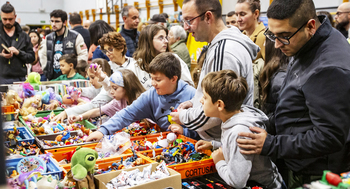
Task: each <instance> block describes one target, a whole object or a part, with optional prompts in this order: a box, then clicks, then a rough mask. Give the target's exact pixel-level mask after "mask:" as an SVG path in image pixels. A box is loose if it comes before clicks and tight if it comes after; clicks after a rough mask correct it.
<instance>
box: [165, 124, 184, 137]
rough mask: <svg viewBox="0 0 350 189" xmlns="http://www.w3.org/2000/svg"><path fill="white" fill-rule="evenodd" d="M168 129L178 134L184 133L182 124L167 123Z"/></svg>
mask: <svg viewBox="0 0 350 189" xmlns="http://www.w3.org/2000/svg"><path fill="white" fill-rule="evenodd" d="M168 130H170V131H172V132H173V133H176V134H179V135H182V134H183V133H184V128H182V126H181V125H178V124H171V125H169V127H168Z"/></svg>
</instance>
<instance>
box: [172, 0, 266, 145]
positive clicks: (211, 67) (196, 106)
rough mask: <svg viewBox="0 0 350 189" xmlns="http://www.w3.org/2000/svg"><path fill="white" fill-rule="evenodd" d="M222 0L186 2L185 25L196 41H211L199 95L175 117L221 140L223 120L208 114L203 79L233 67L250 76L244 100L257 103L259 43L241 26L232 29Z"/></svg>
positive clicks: (174, 119) (207, 138)
mask: <svg viewBox="0 0 350 189" xmlns="http://www.w3.org/2000/svg"><path fill="white" fill-rule="evenodd" d="M221 14H222V7H221V4H220V2H219V0H185V1H184V2H183V6H182V15H183V19H184V21H183V23H184V29H185V30H188V31H189V32H190V33H192V36H193V37H194V38H195V40H196V41H200V42H208V43H209V47H208V51H207V54H206V56H205V57H206V58H205V60H204V63H203V67H202V71H201V74H200V78H199V82H198V87H197V91H196V95H195V97H194V98H193V99H192V100H191V101H187V102H184V103H182V104H180V106H179V108H178V112H173V113H172V114H171V115H172V116H173V121H175V122H177V123H178V124H180V125H185V126H186V127H187V128H189V129H191V130H195V131H197V132H198V134H199V135H200V137H201V138H203V139H205V140H217V141H218V140H220V137H221V126H220V125H221V120H220V119H218V118H209V117H206V116H205V115H204V112H203V108H202V104H201V103H200V99H201V98H202V96H203V92H202V87H201V81H202V79H203V78H204V76H205V75H207V74H208V73H210V72H216V71H220V70H225V69H229V70H233V71H235V72H236V73H237V74H238V75H239V76H242V77H244V78H245V79H246V80H247V83H248V86H249V91H248V94H247V96H246V98H245V100H244V102H243V104H248V105H253V87H254V80H253V68H252V61H253V60H254V59H255V58H256V55H257V53H258V51H259V47H258V46H257V45H255V44H254V43H253V42H252V41H251V40H250V39H249V38H248V37H247V36H245V35H243V34H242V33H241V32H240V31H239V29H238V28H237V27H232V28H230V29H228V28H227V27H226V26H225V23H224V21H223V20H222V15H221Z"/></svg>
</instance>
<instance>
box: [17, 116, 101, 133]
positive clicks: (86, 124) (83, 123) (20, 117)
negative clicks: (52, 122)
mask: <svg viewBox="0 0 350 189" xmlns="http://www.w3.org/2000/svg"><path fill="white" fill-rule="evenodd" d="M61 112H62V110H54V113H55V115H57V114H59V113H61ZM50 113H51V111H42V112H39V113H37V114H36V115H35V117H46V116H47V115H49V114H50ZM18 119H19V120H20V122H21V123H22V124H23V125H24V126H25V127H27V129H28V130H29V132H30V133H32V135H33V136H36V134H34V132H33V131H32V129H31V128H30V126H28V125H27V124H26V122H25V121H24V120H23V118H22V116H18ZM79 123H80V124H82V125H84V126H85V128H87V129H91V130H95V129H97V127H96V126H95V125H94V124H92V123H91V122H90V121H87V120H83V121H80V122H79ZM71 132H74V131H71ZM54 134H57V133H54ZM54 134H49V135H54ZM40 136H45V135H40Z"/></svg>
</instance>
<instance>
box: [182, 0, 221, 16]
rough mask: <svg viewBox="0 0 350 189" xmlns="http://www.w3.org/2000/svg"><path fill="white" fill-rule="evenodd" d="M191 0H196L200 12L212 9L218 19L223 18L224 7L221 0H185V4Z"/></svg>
mask: <svg viewBox="0 0 350 189" xmlns="http://www.w3.org/2000/svg"><path fill="white" fill-rule="evenodd" d="M190 1H195V5H196V10H197V13H198V14H202V13H203V12H205V11H210V10H212V11H211V12H213V14H214V16H215V18H216V19H222V17H221V16H222V7H221V4H220V1H219V0H184V1H183V4H186V3H188V2H190ZM202 20H203V17H202Z"/></svg>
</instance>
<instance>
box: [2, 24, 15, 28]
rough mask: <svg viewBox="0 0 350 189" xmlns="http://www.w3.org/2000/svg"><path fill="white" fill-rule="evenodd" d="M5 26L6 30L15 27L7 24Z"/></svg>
mask: <svg viewBox="0 0 350 189" xmlns="http://www.w3.org/2000/svg"><path fill="white" fill-rule="evenodd" d="M4 26H5V28H6V29H11V28H12V27H13V26H14V24H13V25H12V24H5V25H4Z"/></svg>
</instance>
